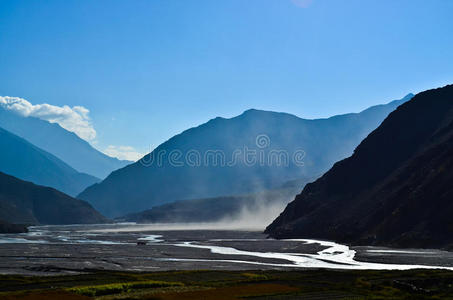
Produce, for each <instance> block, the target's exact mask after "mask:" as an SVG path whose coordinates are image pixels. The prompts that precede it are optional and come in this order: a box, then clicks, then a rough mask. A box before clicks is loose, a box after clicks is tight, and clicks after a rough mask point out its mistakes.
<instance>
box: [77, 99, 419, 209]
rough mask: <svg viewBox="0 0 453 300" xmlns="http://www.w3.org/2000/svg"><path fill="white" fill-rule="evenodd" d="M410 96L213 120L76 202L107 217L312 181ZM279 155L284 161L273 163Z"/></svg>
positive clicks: (190, 130)
mask: <svg viewBox="0 0 453 300" xmlns="http://www.w3.org/2000/svg"><path fill="white" fill-rule="evenodd" d="M411 96H412V95H408V96H407V97H405V98H404V99H402V100H399V101H394V102H391V103H389V104H387V105H379V106H375V107H372V108H369V109H367V110H365V111H363V112H361V113H356V114H347V115H341V116H335V117H332V118H328V119H317V120H306V119H301V118H298V117H296V116H294V115H290V114H286V113H276V112H269V111H259V110H248V111H246V112H244V113H243V114H241V115H240V116H237V117H234V118H231V119H224V118H216V119H213V120H211V121H209V122H207V123H205V124H203V125H201V126H199V127H196V128H191V129H189V130H186V131H184V132H183V133H181V134H179V135H176V136H174V137H173V138H171V139H170V140H168V141H167V142H165V143H163V144H162V145H160V146H159V147H157V148H156V149H155V150H154V151H153V152H152V153H151V154H149V155H147V156H145V157H144V158H143V159H142V160H140V161H138V162H136V163H134V164H132V165H129V166H127V167H125V168H123V169H120V170H117V171H115V172H113V173H112V174H111V175H110V176H109V177H107V178H106V179H105V180H104V181H103V182H102V183H100V184H96V185H93V186H91V187H89V188H88V189H87V190H85V191H84V192H83V193H81V194H80V195H79V197H80V198H81V199H84V200H87V201H88V202H90V203H91V204H92V205H93V206H94V207H96V208H97V209H99V210H100V211H101V212H102V213H104V214H106V215H107V216H121V215H124V214H127V213H131V212H136V211H141V210H144V209H149V208H151V207H153V206H156V205H160V204H164V203H169V202H172V201H176V200H180V199H198V198H211V197H219V196H224V195H238V194H246V193H254V192H257V191H260V190H263V189H273V188H276V187H278V186H280V185H281V184H282V183H284V182H286V181H289V180H292V179H297V178H312V177H314V176H316V175H318V174H322V173H323V172H324V171H326V170H328V168H330V167H331V166H332V164H333V163H334V162H335V161H337V160H339V159H342V158H344V157H347V156H349V155H351V153H352V151H353V149H354V148H355V147H356V146H357V145H358V143H359V142H360V141H361V140H362V139H363V138H364V137H366V135H367V134H368V133H369V132H371V131H372V130H373V129H375V128H376V127H377V126H378V125H379V124H380V122H381V121H382V120H383V119H384V118H385V117H386V116H387V115H388V113H390V112H391V111H392V110H394V109H395V108H396V107H397V106H398V105H399V104H401V103H404V102H405V101H406V100H408V99H410V97H411ZM300 150H302V152H301V151H300ZM298 153H299V154H300V153H302V154H303V155H302V156H297V154H298ZM276 154H281V155H283V157H286V159H282V160H281V164H278V163H277V158H276V156H275V155H276ZM197 155H198V159H197V158H196V156H197ZM247 155H249V156H247ZM300 158H302V163H303V164H300ZM216 162H217V164H216Z"/></svg>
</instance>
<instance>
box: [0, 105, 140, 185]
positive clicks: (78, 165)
mask: <svg viewBox="0 0 453 300" xmlns="http://www.w3.org/2000/svg"><path fill="white" fill-rule="evenodd" d="M0 127H2V128H4V129H6V130H8V131H9V132H11V133H13V134H15V135H18V136H20V137H22V138H23V139H25V140H27V141H29V142H30V143H32V144H33V145H35V146H36V147H38V148H41V149H43V150H44V151H47V152H49V153H51V154H53V155H54V156H56V157H58V158H59V159H61V160H62V161H64V162H65V163H67V164H68V165H70V166H71V167H72V168H74V169H76V170H77V171H78V172H82V173H87V174H90V175H93V176H95V177H98V178H101V179H103V178H105V177H106V176H107V175H109V174H110V173H111V172H112V171H114V170H116V169H119V168H122V167H124V166H126V165H128V164H130V163H132V162H130V161H122V160H118V159H116V158H113V157H110V156H107V155H105V154H104V153H101V152H99V151H98V150H96V149H94V148H93V147H92V146H91V145H90V144H89V143H87V142H86V141H84V140H82V139H81V138H79V137H78V136H77V135H76V134H75V133H73V132H70V131H67V130H66V129H64V128H62V127H60V125H58V124H56V123H49V122H47V121H44V120H40V119H38V118H34V117H22V116H20V115H18V114H16V113H15V112H12V111H9V110H7V109H5V108H3V107H1V106H0Z"/></svg>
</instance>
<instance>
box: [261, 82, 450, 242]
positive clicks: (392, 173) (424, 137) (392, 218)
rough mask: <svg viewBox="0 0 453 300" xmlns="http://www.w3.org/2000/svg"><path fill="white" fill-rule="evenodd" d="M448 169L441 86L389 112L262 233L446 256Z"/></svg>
mask: <svg viewBox="0 0 453 300" xmlns="http://www.w3.org/2000/svg"><path fill="white" fill-rule="evenodd" d="M452 166H453V85H448V86H445V87H443V88H438V89H432V90H428V91H425V92H422V93H419V94H417V95H416V96H414V98H413V99H412V100H411V101H408V102H406V103H404V104H403V105H401V106H400V107H399V108H398V109H397V110H395V111H394V112H392V113H391V114H390V115H389V116H388V117H387V118H386V119H385V120H384V122H383V123H382V124H381V125H380V126H379V127H378V128H377V129H376V130H374V131H373V132H371V133H370V134H369V135H368V137H367V138H366V139H364V140H363V141H362V142H361V143H360V144H359V145H358V146H357V148H356V149H355V151H354V153H353V155H352V156H351V157H348V158H346V159H344V160H341V161H339V162H337V163H336V164H335V165H334V166H333V167H332V168H331V169H330V170H329V171H328V172H327V173H325V174H324V175H323V176H322V177H321V178H319V179H318V180H316V181H315V182H313V183H310V184H308V185H307V186H306V187H305V188H304V189H303V191H302V192H301V193H300V194H299V195H298V196H296V198H295V200H294V201H293V202H291V203H290V204H289V205H288V206H287V208H286V209H285V210H284V211H283V212H282V214H281V215H280V216H279V217H278V218H277V219H276V220H274V222H273V223H272V224H270V225H269V226H268V227H267V229H266V231H265V232H266V233H268V234H270V236H272V237H277V238H289V237H291V238H295V237H298V238H318V239H329V240H335V241H338V242H344V243H353V244H366V245H380V246H390V247H422V248H429V247H436V248H437V247H447V248H451V247H452V246H453V240H452V239H451V238H450V236H451V234H452V233H453V222H452V221H450V219H451V218H450V216H451V214H452V213H453V207H452V204H451V203H450V202H451V201H448V199H450V200H451V199H452V197H453V190H452V189H451V188H449V186H451V184H449V182H450V183H451V182H452V181H453V173H452V172H451V171H450V170H451V168H450V167H452ZM449 197H450V198H449ZM439 207H440V208H442V209H441V210H440V211H439Z"/></svg>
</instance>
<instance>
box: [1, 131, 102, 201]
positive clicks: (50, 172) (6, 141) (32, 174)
mask: <svg viewBox="0 0 453 300" xmlns="http://www.w3.org/2000/svg"><path fill="white" fill-rule="evenodd" d="M0 149H1V153H0V171H1V172H4V173H7V174H9V175H13V176H15V177H18V178H20V179H22V180H27V181H31V182H33V183H36V184H39V185H44V186H50V187H53V188H55V189H58V190H60V191H62V192H64V193H67V194H69V195H73V196H75V195H77V194H78V193H80V192H81V191H83V190H84V189H85V188H86V187H88V186H90V185H92V184H94V183H96V182H99V181H100V179H98V178H96V177H93V176H91V175H88V174H83V173H79V172H77V171H76V170H74V169H73V168H71V167H70V166H68V165H67V164H66V163H64V162H63V161H61V160H60V159H58V158H56V157H55V156H53V155H52V154H50V153H48V152H46V151H44V150H42V149H39V148H38V147H36V146H34V145H32V144H30V143H29V142H27V141H26V140H24V139H22V138H20V137H18V136H17V135H14V134H12V133H11V132H8V131H6V130H4V129H2V128H0Z"/></svg>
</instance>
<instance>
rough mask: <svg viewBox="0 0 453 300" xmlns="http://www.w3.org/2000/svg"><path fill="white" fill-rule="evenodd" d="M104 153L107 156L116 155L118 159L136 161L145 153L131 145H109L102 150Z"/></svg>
mask: <svg viewBox="0 0 453 300" xmlns="http://www.w3.org/2000/svg"><path fill="white" fill-rule="evenodd" d="M103 152H104V153H105V154H107V155H109V156H113V157H116V158H118V159H125V160H131V161H137V160H139V159H140V158H142V157H143V156H145V154H146V153H141V152H138V151H137V150H136V149H135V148H134V147H131V146H114V145H110V146H108V147H107V148H105V149H104V151H103Z"/></svg>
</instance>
